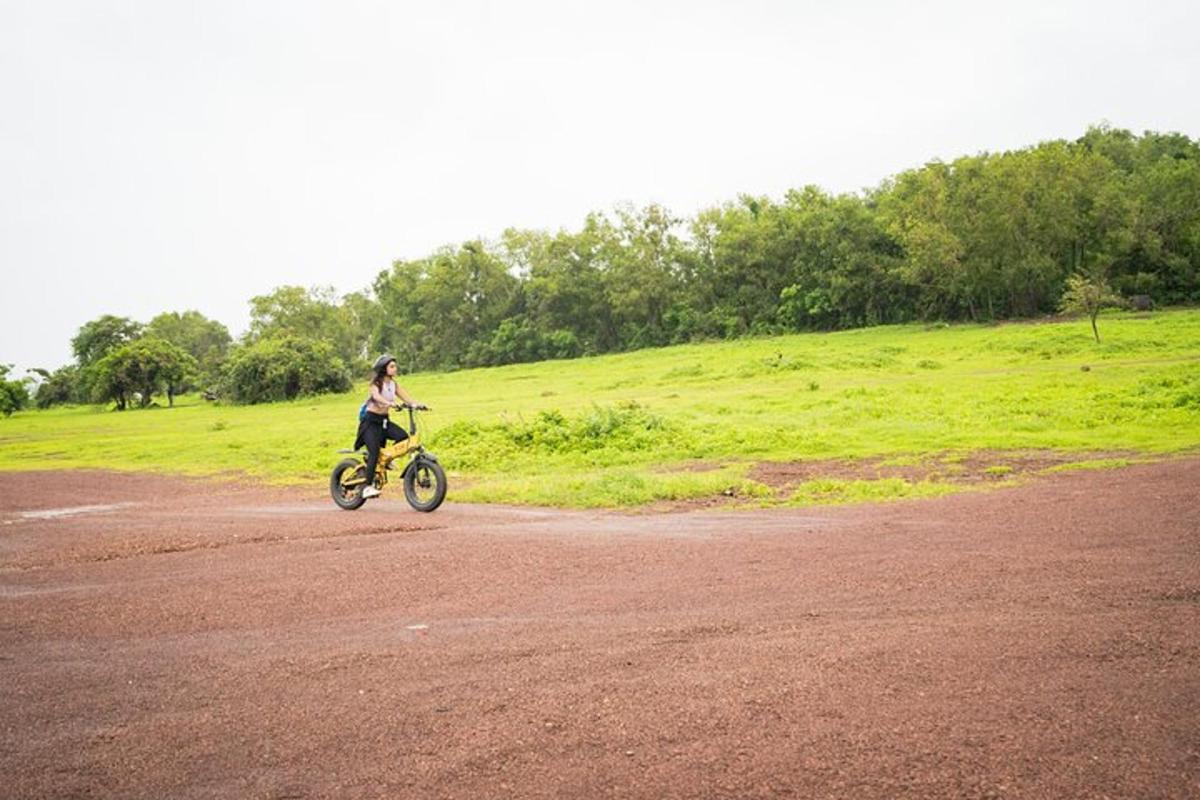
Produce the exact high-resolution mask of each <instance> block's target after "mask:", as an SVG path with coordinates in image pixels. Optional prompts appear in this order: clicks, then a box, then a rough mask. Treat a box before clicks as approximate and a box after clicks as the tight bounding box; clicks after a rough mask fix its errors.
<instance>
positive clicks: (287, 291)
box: [246, 286, 373, 366]
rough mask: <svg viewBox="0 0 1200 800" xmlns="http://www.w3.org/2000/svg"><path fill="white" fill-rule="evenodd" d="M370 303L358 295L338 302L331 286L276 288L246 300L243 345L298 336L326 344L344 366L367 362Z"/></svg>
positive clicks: (371, 306)
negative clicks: (247, 328) (247, 325)
mask: <svg viewBox="0 0 1200 800" xmlns="http://www.w3.org/2000/svg"><path fill="white" fill-rule="evenodd" d="M372 311H373V305H372V303H371V302H370V301H369V300H368V299H367V298H366V297H365V296H364V295H361V294H354V295H347V296H346V297H344V298H339V297H338V295H337V292H336V291H335V290H334V288H333V287H332V286H314V287H313V288H311V289H305V288H303V287H301V286H280V287H279V288H277V289H275V290H274V291H272V292H271V293H269V294H264V295H259V296H257V297H252V298H251V299H250V331H249V333H248V334H247V337H246V341H247V342H255V341H258V340H260V339H266V338H272V337H276V338H278V337H288V336H300V337H303V338H306V339H315V340H319V341H323V342H327V343H329V345H330V346H332V347H333V349H334V351H335V352H336V353H337V354H338V355H339V356H340V357H341V359H342V360H343V361H344V362H345V363H346V364H348V365H352V366H363V365H364V362H365V361H366V360H367V359H366V356H367V345H368V340H369V338H370V337H369V325H370V317H371V315H372Z"/></svg>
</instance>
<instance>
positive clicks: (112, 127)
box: [0, 0, 1200, 369]
mask: <svg viewBox="0 0 1200 800" xmlns="http://www.w3.org/2000/svg"><path fill="white" fill-rule="evenodd" d="M1198 32H1200V4H1197V3H1194V2H1147V3H1130V2H1053V0H1037V1H1036V2H1028V1H1027V0H1010V2H1007V3H997V2H994V0H993V2H988V3H969V2H922V3H918V2H865V1H859V2H855V1H853V0H847V1H844V2H839V3H834V2H803V1H798V2H782V1H778V2H767V1H765V0H764V1H761V2H754V1H753V0H740V1H739V2H733V1H732V0H730V1H729V2H702V1H700V0H687V1H686V2H654V1H653V0H640V1H639V2H627V1H626V0H605V2H591V3H582V2H567V1H564V0H547V2H505V3H501V2H495V3H488V2H446V1H445V0H439V1H438V2H424V3H411V2H402V1H401V0H391V2H384V1H383V0H377V1H375V2H346V0H339V1H338V2H333V1H332V0H330V1H329V2H298V1H297V0H287V2H256V1H255V0H237V1H236V2H224V1H222V0H204V1H203V2H182V1H178V2H172V0H153V1H152V2H121V1H120V0H109V1H108V2H86V1H83V2H57V1H55V0H26V1H24V2H22V1H21V0H0V272H2V279H0V361H2V362H15V363H17V364H18V366H19V368H21V369H24V368H25V367H29V366H47V367H55V366H59V365H61V364H63V363H65V362H67V361H69V360H70V348H69V340H70V337H71V336H72V335H73V334H74V332H75V331H76V330H77V329H78V327H79V326H80V325H81V324H83V323H84V322H86V321H87V320H89V319H93V318H95V317H97V316H99V315H100V314H103V313H114V314H120V315H127V316H131V317H134V318H136V319H139V320H142V321H146V320H148V319H149V318H150V317H152V316H154V315H155V314H157V313H158V312H160V311H182V310H185V309H189V308H194V309H197V310H199V311H201V312H202V313H204V314H206V315H208V316H210V317H214V318H216V319H219V320H221V321H222V322H224V323H225V324H226V325H228V326H229V327H230V329H231V331H232V332H233V333H234V334H235V335H236V334H238V333H240V332H241V331H242V330H243V329H244V327H245V325H246V322H247V316H248V313H247V309H248V306H247V301H248V299H249V298H250V297H251V296H253V295H255V294H261V293H264V292H267V291H269V290H271V289H272V288H274V287H276V286H279V285H282V284H300V285H305V286H308V285H314V284H332V285H333V286H335V287H337V289H339V290H340V291H343V292H348V291H353V290H358V289H363V288H365V287H366V286H368V285H369V283H370V282H371V280H372V279H373V278H374V276H375V275H376V274H377V273H378V272H379V271H380V270H381V269H384V268H386V267H387V266H388V265H389V264H390V263H391V262H392V260H394V259H396V258H409V257H418V256H422V255H425V254H427V253H428V252H430V251H431V250H433V249H434V248H435V247H437V246H439V245H441V244H446V243H453V242H459V241H463V240H465V239H468V238H472V237H477V236H483V237H496V236H497V235H498V234H499V233H500V232H501V231H502V230H503V229H504V228H506V227H509V226H519V227H536V228H549V229H557V228H560V227H567V228H575V227H577V226H578V225H579V224H580V222H581V221H582V219H583V216H584V214H586V213H587V212H588V211H589V210H600V209H606V208H611V207H612V206H613V205H614V204H616V203H621V202H632V203H635V204H639V205H640V204H644V203H647V202H651V201H654V202H660V203H664V204H666V205H667V206H668V207H670V208H671V209H672V210H674V211H676V212H678V213H680V214H692V213H694V212H695V211H696V210H697V209H699V208H702V207H705V206H708V205H712V204H717V203H720V202H723V201H726V200H731V199H733V198H735V197H736V195H737V194H738V193H741V192H747V193H753V194H771V195H778V194H780V193H782V192H783V191H784V190H785V189H787V188H789V187H793V186H800V185H803V184H806V183H816V184H819V185H821V186H823V187H825V188H827V189H831V190H835V191H852V190H857V189H861V188H863V187H866V186H871V185H874V184H876V183H878V181H879V180H880V179H882V178H884V177H886V176H888V175H890V174H893V173H895V172H897V171H899V170H901V169H905V168H908V167H913V166H917V165H919V164H922V163H924V162H925V161H927V160H929V159H932V158H943V159H950V158H954V157H956V156H959V155H964V154H969V153H976V152H979V151H983V150H1001V149H1007V148H1013V147H1021V146H1024V145H1027V144H1032V143H1034V142H1037V141H1040V140H1044V139H1051V138H1057V137H1069V138H1074V137H1076V136H1078V135H1080V134H1081V133H1083V131H1084V129H1085V128H1086V126H1087V125H1088V124H1090V123H1096V122H1100V121H1102V120H1108V121H1110V122H1111V123H1112V124H1114V125H1117V126H1120V127H1126V128H1131V129H1133V130H1135V131H1139V132H1140V131H1142V130H1144V129H1153V130H1161V131H1168V130H1170V131H1181V132H1183V133H1186V134H1188V135H1189V136H1192V137H1193V138H1196V137H1200V102H1197V100H1196V92H1197V87H1198V86H1200V80H1197V79H1198V78H1200V46H1197V41H1198V39H1197V35H1198Z"/></svg>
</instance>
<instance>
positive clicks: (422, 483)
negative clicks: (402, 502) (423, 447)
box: [404, 458, 446, 511]
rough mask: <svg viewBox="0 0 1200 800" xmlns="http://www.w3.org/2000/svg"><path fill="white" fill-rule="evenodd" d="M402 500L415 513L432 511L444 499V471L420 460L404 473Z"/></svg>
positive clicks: (438, 465) (440, 466) (425, 460)
mask: <svg viewBox="0 0 1200 800" xmlns="http://www.w3.org/2000/svg"><path fill="white" fill-rule="evenodd" d="M404 499H406V500H408V504H409V505H410V506H412V507H413V508H415V509H416V510H417V511H433V510H434V509H435V508H437V507H438V506H440V505H441V504H442V501H443V500H445V499H446V470H444V469H442V465H441V464H439V463H437V462H436V461H429V460H427V459H424V458H421V459H418V460H417V461H415V462H414V463H413V465H412V466H411V467H409V468H408V469H407V470H406V471H405V473H404Z"/></svg>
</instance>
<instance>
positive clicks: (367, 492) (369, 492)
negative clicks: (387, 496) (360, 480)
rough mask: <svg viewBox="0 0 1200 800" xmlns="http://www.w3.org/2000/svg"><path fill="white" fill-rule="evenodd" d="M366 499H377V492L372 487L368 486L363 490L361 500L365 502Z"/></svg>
mask: <svg viewBox="0 0 1200 800" xmlns="http://www.w3.org/2000/svg"><path fill="white" fill-rule="evenodd" d="M368 497H379V490H378V489H376V488H375V487H374V486H368V487H367V488H365V489H363V499H364V500H365V499H366V498H368Z"/></svg>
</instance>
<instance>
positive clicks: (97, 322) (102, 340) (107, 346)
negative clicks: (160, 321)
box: [71, 314, 142, 367]
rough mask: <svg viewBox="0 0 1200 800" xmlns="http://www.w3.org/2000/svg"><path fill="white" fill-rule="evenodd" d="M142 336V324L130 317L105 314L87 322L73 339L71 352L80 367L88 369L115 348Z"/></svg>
mask: <svg viewBox="0 0 1200 800" xmlns="http://www.w3.org/2000/svg"><path fill="white" fill-rule="evenodd" d="M141 335H142V324H141V323H140V322H134V321H133V320H131V319H129V318H128V317H116V316H113V315H112V314H105V315H104V316H102V317H99V318H97V319H94V320H92V321H91V322H87V323H85V324H84V325H83V327H81V328H80V329H79V332H78V333H76V334H75V337H74V338H73V339H71V351H72V352H73V353H74V354H75V360H76V361H77V362H79V366H81V367H88V366H91V365H92V364H95V363H96V362H97V361H99V360H100V359H102V358H104V356H105V355H107V354H108V353H109V351H111V350H112V349H113V348H116V347H119V346H120V345H123V344H125V343H126V342H130V341H133V340H134V339H136V338H137V337H139V336H141Z"/></svg>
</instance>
